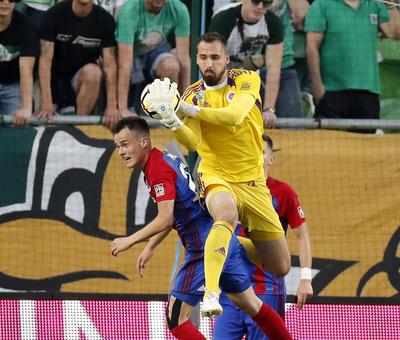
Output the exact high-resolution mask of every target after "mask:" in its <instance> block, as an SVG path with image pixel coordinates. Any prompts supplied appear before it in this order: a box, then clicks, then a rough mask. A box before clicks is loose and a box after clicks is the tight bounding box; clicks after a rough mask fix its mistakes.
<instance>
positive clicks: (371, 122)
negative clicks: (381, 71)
mask: <svg viewBox="0 0 400 340" xmlns="http://www.w3.org/2000/svg"><path fill="white" fill-rule="evenodd" d="M141 117H142V118H144V119H145V120H146V121H147V123H148V124H149V126H150V127H152V128H160V127H162V125H161V124H160V122H158V121H157V120H154V119H151V118H150V117H147V116H141ZM11 124H12V116H4V115H0V125H11ZM29 124H30V125H98V124H103V116H61V115H59V116H54V117H53V119H52V120H51V121H47V120H39V119H37V118H36V117H32V118H31V120H30V123H29ZM275 127H276V128H283V129H333V130H365V129H382V130H400V119H398V120H397V119H325V118H322V119H313V118H279V119H278V121H277V123H276V125H275Z"/></svg>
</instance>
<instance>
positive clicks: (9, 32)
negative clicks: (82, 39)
mask: <svg viewBox="0 0 400 340" xmlns="http://www.w3.org/2000/svg"><path fill="white" fill-rule="evenodd" d="M39 48H40V47H39V39H38V36H37V32H36V30H35V28H34V27H33V25H32V24H31V23H30V21H29V20H28V19H27V18H26V17H25V16H24V15H23V14H21V13H20V12H17V11H16V10H15V2H14V1H12V0H11V1H10V0H3V1H1V3H0V114H4V115H11V114H13V115H14V118H13V121H14V123H15V124H17V125H21V124H25V123H27V121H28V120H29V119H30V117H31V115H32V100H33V68H34V65H35V59H36V57H38V56H39V53H40V52H39Z"/></svg>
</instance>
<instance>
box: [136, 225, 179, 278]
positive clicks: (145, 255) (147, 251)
mask: <svg viewBox="0 0 400 340" xmlns="http://www.w3.org/2000/svg"><path fill="white" fill-rule="evenodd" d="M170 231H171V229H166V230H164V231H161V232H160V233H158V234H156V235H154V236H153V237H152V238H151V239H150V241H149V242H148V243H147V244H146V247H145V248H144V249H143V251H142V252H141V253H140V254H139V256H138V258H137V261H136V269H137V271H138V273H139V275H140V277H143V274H144V269H145V267H146V263H147V262H148V261H150V259H151V258H152V257H153V254H154V251H155V249H156V247H157V246H158V245H159V244H160V243H161V242H162V241H163V240H164V239H165V238H166V237H167V235H168V234H169V233H170Z"/></svg>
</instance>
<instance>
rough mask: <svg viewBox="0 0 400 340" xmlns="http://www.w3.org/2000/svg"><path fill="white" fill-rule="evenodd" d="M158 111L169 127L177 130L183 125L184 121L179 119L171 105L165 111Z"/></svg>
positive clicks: (165, 124)
mask: <svg viewBox="0 0 400 340" xmlns="http://www.w3.org/2000/svg"><path fill="white" fill-rule="evenodd" d="M157 112H158V114H159V115H160V116H161V120H160V122H161V123H162V124H164V126H166V127H167V128H168V129H171V130H172V131H175V130H176V129H179V128H180V127H181V126H182V125H183V122H182V121H181V120H180V119H179V117H178V116H177V115H176V113H175V112H174V110H173V109H172V108H171V107H168V108H166V109H165V110H163V111H157Z"/></svg>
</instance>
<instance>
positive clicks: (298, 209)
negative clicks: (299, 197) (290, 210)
mask: <svg viewBox="0 0 400 340" xmlns="http://www.w3.org/2000/svg"><path fill="white" fill-rule="evenodd" d="M297 212H298V213H299V216H300V217H301V218H305V217H306V214H304V211H303V209H302V208H301V206H298V207H297Z"/></svg>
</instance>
